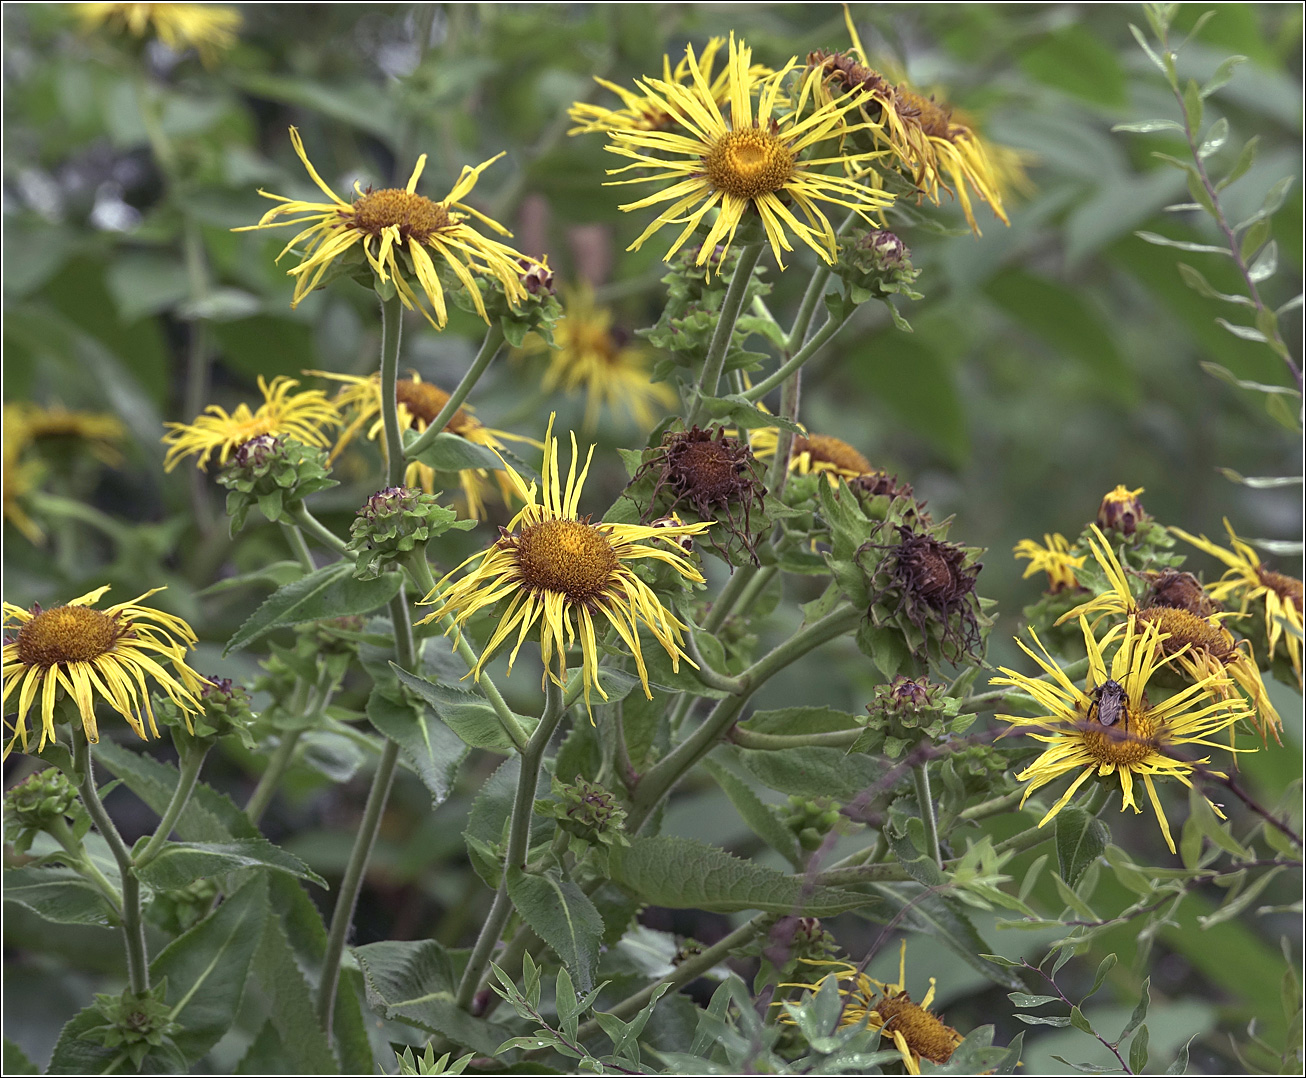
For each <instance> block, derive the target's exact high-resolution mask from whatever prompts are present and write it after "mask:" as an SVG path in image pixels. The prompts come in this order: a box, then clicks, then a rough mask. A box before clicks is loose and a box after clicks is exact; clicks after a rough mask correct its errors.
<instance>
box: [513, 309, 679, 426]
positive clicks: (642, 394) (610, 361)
mask: <svg viewBox="0 0 1306 1078" xmlns="http://www.w3.org/2000/svg"><path fill="white" fill-rule="evenodd" d="M564 297H565V299H564V303H563V311H564V313H563V316H562V317H561V318H560V319H558V321H557V322H556V323H555V324H554V327H553V340H554V342H555V343H556V344H557V346H558V347H557V348H549V347H548V345H546V344H545V343H544V341H542V340H541V339H540V338H539V337H537V336H535V335H534V334H532V335H531V336H530V337H528V338H527V340H526V342H525V344H524V345H523V347H522V349H521V354H522V355H528V356H529V355H541V354H543V355H547V356H548V359H549V366H548V369H547V370H546V371H545V372H544V381H543V389H544V391H545V392H546V393H548V392H552V391H553V390H555V389H562V390H563V391H564V392H565V393H568V394H572V393H576V392H577V391H580V390H584V392H585V419H584V424H585V429H586V430H593V429H594V427H595V426H596V425H597V423H598V418H599V412H600V410H602V409H606V410H608V411H609V412H615V411H617V410H621V411H624V412H626V414H627V415H629V416H630V418H631V420H633V421H634V423H635V424H636V426H638V427H639V428H640V429H641V430H649V429H651V428H652V427H653V425H654V424H655V423H656V422H657V421H658V420H659V419H660V418H662V417H663V416H665V415H666V412H667V409H668V408H669V407H670V406H671V405H673V404H675V403H676V394H675V393H674V392H673V391H672V389H671V387H670V386H667V385H664V384H663V383H660V382H651V381H649V359H650V353H649V350H648V349H647V348H644V347H642V346H640V345H639V344H637V343H634V342H632V341H631V338H630V336H629V335H628V334H626V333H624V332H622V331H621V330H619V329H617V328H615V327H614V326H613V324H612V312H611V311H610V310H608V309H607V308H606V307H598V306H596V305H595V303H594V290H593V289H592V288H590V287H589V286H588V285H582V286H581V287H579V288H574V289H566V290H564Z"/></svg>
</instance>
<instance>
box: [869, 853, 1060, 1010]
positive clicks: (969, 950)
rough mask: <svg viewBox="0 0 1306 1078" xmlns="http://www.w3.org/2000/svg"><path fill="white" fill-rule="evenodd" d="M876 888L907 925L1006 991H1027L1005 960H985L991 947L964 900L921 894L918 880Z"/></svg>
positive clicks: (937, 894) (881, 885)
mask: <svg viewBox="0 0 1306 1078" xmlns="http://www.w3.org/2000/svg"><path fill="white" fill-rule="evenodd" d="M1054 878H1055V877H1054ZM875 889H876V890H877V891H879V892H880V893H881V894H882V895H884V896H885V897H886V898H887V899H889V900H890V901H891V902H893V903H894V904H895V905H896V906H897V907H899V908H900V909H901V910H902V915H903V927H904V928H906V929H908V930H909V931H916V932H923V933H926V934H928V935H930V936H933V937H934V939H935V940H936V941H937V942H939V943H942V944H943V945H944V946H945V947H947V948H948V949H949V950H950V951H952V952H953V954H955V955H956V956H957V957H958V958H960V959H961V960H962V961H963V962H965V963H966V965H968V966H970V967H971V969H973V970H976V971H977V972H978V973H981V974H983V975H984V977H985V978H987V979H988V980H990V981H992V982H993V983H994V984H999V985H1001V986H1002V987H1003V988H1005V989H1007V991H1009V992H1023V991H1025V983H1024V981H1022V980H1021V979H1020V977H1018V976H1016V975H1015V974H1012V973H1006V972H1004V970H1003V969H1002V968H999V967H1001V966H1002V963H1000V962H997V961H996V959H994V960H992V961H986V960H985V957H984V956H985V955H990V954H991V953H992V951H991V948H990V947H989V945H988V944H987V943H986V942H985V941H984V939H983V937H981V936H980V934H979V932H978V931H977V930H976V928H975V926H974V924H972V923H971V920H970V917H969V915H968V914H967V913H966V910H965V907H964V906H962V905H961V903H959V902H958V901H956V900H955V899H953V898H951V897H950V896H948V895H946V894H939V893H934V894H928V893H925V894H922V892H921V891H920V890H919V889H918V887H917V885H916V884H876V885H875Z"/></svg>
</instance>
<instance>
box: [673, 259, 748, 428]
mask: <svg viewBox="0 0 1306 1078" xmlns="http://www.w3.org/2000/svg"><path fill="white" fill-rule="evenodd" d="M761 255H762V244H761V243H747V244H744V246H743V247H742V248H741V249H740V251H739V261H738V262H737V263H735V272H734V273H733V275H732V276H731V278H730V285H729V287H727V288H726V295H725V298H724V299H723V300H722V301H721V311H720V314H719V315H718V317H717V324H716V329H715V330H714V331H713V333H712V341H711V343H710V344H709V345H708V348H707V359H706V360H704V362H703V374H702V377H701V378H699V381H698V387H697V388H696V389H695V390H694V406H693V407H692V408H691V409H690V410H689V411H690V415H689V422H690V425H691V426H692V425H693V424H694V423H699V422H701V421H702V420H704V419H705V418H706V414H705V413H704V412H703V398H704V397H715V396H716V391H717V384H718V383H719V382H720V381H721V370H722V368H723V367H724V366H725V363H726V353H728V352H729V351H730V341H731V339H732V338H733V337H734V333H735V323H736V322H737V321H739V312H740V311H741V310H742V309H743V306H744V297H745V296H746V295H748V285H749V282H750V281H751V280H752V278H753V268H754V267H755V266H756V265H757V260H758V259H759V258H760V257H761ZM752 399H756V398H752Z"/></svg>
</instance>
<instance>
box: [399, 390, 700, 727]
mask: <svg viewBox="0 0 1306 1078" xmlns="http://www.w3.org/2000/svg"><path fill="white" fill-rule="evenodd" d="M593 455H594V447H593V446H591V447H590V450H589V454H588V455H587V456H586V458H585V464H584V466H583V467H582V468H581V470H580V475H579V476H577V474H576V465H577V463H578V459H579V457H580V451H579V449H578V447H577V445H576V436H575V434H573V435H572V436H571V466H570V468H569V469H568V471H567V482H566V485H565V486H564V485H563V484H562V483H561V482H560V480H559V472H558V443H557V441H556V440H555V439H554V437H553V417H552V416H551V417H550V418H549V427H548V431H547V432H546V433H545V436H544V468H543V480H542V483H541V486H540V488H539V489H538V490H537V488H536V485H535V483H534V481H532V482H531V483H530V485H529V486H528V485H527V484H526V482H525V481H524V480H523V479H522V477H521V476H520V475H518V473H517V472H516V470H515V469H513V468H512V467H508V469H507V471H508V475H509V477H510V478H511V480H512V482H513V484H514V485H515V486H516V488H517V491H518V494H519V495H520V497H521V498H522V500H523V501H525V503H526V505H525V506H524V507H523V509H522V510H521V512H519V513H518V514H517V515H516V516H515V517H514V518H513V519H512V522H511V523H510V524H509V525H508V527H507V528H506V529H504V530H503V533H502V536H501V538H500V539H499V541H498V542H496V543H495V544H494V545H493V546H492V547H490V549H489V550H487V551H484V552H483V553H481V554H475V555H473V556H472V557H471V558H468V559H467V561H465V562H463V565H461V566H459V567H458V569H461V568H463V567H464V566H466V565H470V564H471V563H472V562H477V565H476V567H475V568H474V569H472V571H471V572H469V573H468V574H467V575H466V576H464V577H463V578H462V579H461V580H459V581H458V582H457V583H456V584H454V585H452V586H451V587H448V588H447V589H446V587H445V585H446V584H447V583H448V581H449V580H450V579H451V578H452V577H453V575H454V573H456V572H458V569H455V570H454V573H450V574H449V576H446V577H445V578H444V580H442V581H440V583H439V584H438V585H437V586H436V588H435V589H434V590H433V591H432V592H431V594H430V595H428V596H426V598H425V599H424V600H423V602H424V603H427V604H438V606H437V608H436V610H435V611H434V612H433V613H431V614H429V615H427V617H425V618H423V619H422V623H423V624H424V623H425V622H427V621H431V620H432V619H435V620H439V619H441V618H444V617H446V616H452V618H453V624H452V626H451V627H450V631H452V632H458V631H461V629H462V627H463V626H464V625H465V624H466V623H467V621H468V620H469V619H470V618H471V617H472V616H473V615H475V614H476V613H477V612H478V611H480V610H482V609H484V608H486V607H489V606H493V605H494V604H495V603H497V602H498V601H499V600H500V599H505V598H508V597H509V596H511V599H510V600H509V602H508V605H507V608H506V609H505V610H504V611H503V613H502V614H501V615H500V616H499V617H498V619H497V623H496V625H495V628H494V632H493V633H492V634H491V636H490V639H489V641H488V643H486V645H485V648H484V649H483V650H482V652H481V658H480V660H479V661H478V662H477V664H476V666H475V668H474V669H473V670H472V672H471V674H470V675H469V676H473V677H479V676H480V673H481V668H482V667H483V666H484V665H485V663H486V662H487V661H489V658H490V656H492V655H493V654H494V652H495V651H496V650H497V649H498V648H499V646H500V645H501V644H503V642H504V641H505V640H507V639H508V638H509V637H510V636H511V635H512V634H513V633H514V632H515V633H516V635H517V640H516V644H515V645H514V647H513V649H512V655H511V657H510V659H509V663H508V668H509V671H510V672H511V669H512V663H513V662H514V661H516V658H517V653H518V652H519V651H520V650H521V646H522V644H523V643H524V642H525V640H526V637H527V635H528V634H529V633H530V631H531V629H532V628H533V627H534V626H535V625H536V623H539V626H540V654H541V658H542V659H543V661H544V670H545V676H546V677H548V678H551V679H552V680H553V681H554V682H555V683H556V684H559V685H563V684H565V683H566V678H567V649H568V648H569V647H571V646H573V645H574V644H576V643H578V642H579V644H580V649H581V681H582V684H583V686H584V692H585V707H586V709H587V710H588V709H589V708H590V690H591V688H592V687H595V686H597V688H598V691H599V695H600V696H602V697H603V698H604V699H605V700H606V699H607V693H605V692H604V691H603V686H602V685H598V684H597V675H598V666H599V648H598V639H597V637H596V634H595V630H594V623H595V621H596V620H599V621H602V620H606V621H607V622H608V624H610V625H611V626H612V627H613V628H614V629H615V630H616V631H617V634H618V635H619V636H620V637H621V639H622V640H623V641H624V642H625V644H626V647H627V648H629V649H630V652H631V654H632V655H633V656H634V657H635V665H636V666H637V667H638V668H639V678H640V681H641V683H642V684H643V686H644V694H645V696H647V697H648V698H649V699H650V700H651V699H652V698H653V693H652V691H651V690H650V689H649V684H648V671H647V670H646V668H645V666H644V655H643V652H642V650H641V648H640V643H639V629H640V627H641V626H643V627H646V628H647V629H648V630H649V631H650V632H651V633H652V634H653V637H654V639H656V640H657V642H658V643H659V644H660V645H661V646H662V648H663V649H664V650H665V651H666V653H667V654H668V655H669V656H670V657H671V663H672V667H673V668H675V669H679V664H680V660H681V659H684V660H685V661H686V662H688V663H690V665H693V661H692V660H691V659H689V658H688V656H686V654H685V652H684V650H683V649H682V647H681V644H682V642H683V639H684V637H683V635H682V633H683V631H684V629H685V628H686V626H685V624H684V623H683V622H681V621H680V620H679V619H678V618H677V617H676V616H675V615H674V614H672V613H671V612H670V611H669V610H667V608H666V607H664V606H663V605H662V603H661V601H660V600H659V599H658V597H657V595H656V594H655V593H654V592H653V590H652V589H651V588H650V587H649V586H648V585H647V584H646V583H644V581H643V580H641V579H640V578H639V576H637V575H636V574H635V572H634V570H633V569H632V568H631V565H630V563H631V562H634V561H638V560H641V559H646V558H651V559H653V560H655V561H660V562H662V563H664V564H666V565H669V566H671V567H672V568H673V569H674V570H675V571H676V572H678V573H679V574H680V575H681V576H683V577H686V578H687V579H689V580H692V581H694V582H695V583H702V581H703V576H702V574H701V573H699V572H698V570H697V569H695V568H694V567H693V565H691V564H690V562H689V561H688V559H687V558H685V556H684V554H683V552H682V551H681V550H680V548H679V546H678V545H677V543H676V540H677V539H678V538H679V537H681V536H685V535H698V534H699V533H701V532H704V531H706V530H707V529H708V528H709V527H710V526H711V525H710V522H704V523H699V524H681V525H670V526H663V527H646V526H643V525H637V524H606V523H599V524H593V523H591V522H590V520H589V518H588V517H585V518H582V517H580V516H579V505H580V495H581V488H582V487H583V486H584V483H585V477H586V475H587V474H588V473H589V466H590V460H591V458H592V457H593ZM537 494H538V497H537ZM650 539H654V540H658V542H656V543H652V544H651V543H649V542H648V540H650ZM555 656H556V663H555Z"/></svg>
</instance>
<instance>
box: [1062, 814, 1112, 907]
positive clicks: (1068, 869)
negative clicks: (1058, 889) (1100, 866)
mask: <svg viewBox="0 0 1306 1078" xmlns="http://www.w3.org/2000/svg"><path fill="white" fill-rule="evenodd" d="M1055 824H1056V847H1057V871H1058V872H1060V874H1061V878H1062V879H1063V880H1065V881H1066V883H1068V884H1069V885H1070V886H1071V887H1074V886H1075V884H1076V883H1078V882H1079V878H1080V877H1081V876H1082V875H1083V874H1084V872H1085V871H1086V870H1087V868H1088V866H1089V865H1091V864H1092V863H1093V862H1094V861H1096V860H1097V858H1098V857H1099V856H1100V855H1101V853H1102V851H1103V850H1105V849H1106V842H1107V838H1108V834H1107V829H1106V827H1105V826H1103V824H1102V822H1101V821H1100V820H1099V819H1098V818H1097V817H1096V816H1093V815H1090V814H1089V813H1087V812H1085V811H1084V810H1083V809H1081V808H1077V807H1076V806H1074V805H1068V806H1066V807H1065V808H1063V809H1062V810H1061V811H1060V812H1058V813H1057V816H1056V821H1055Z"/></svg>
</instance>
